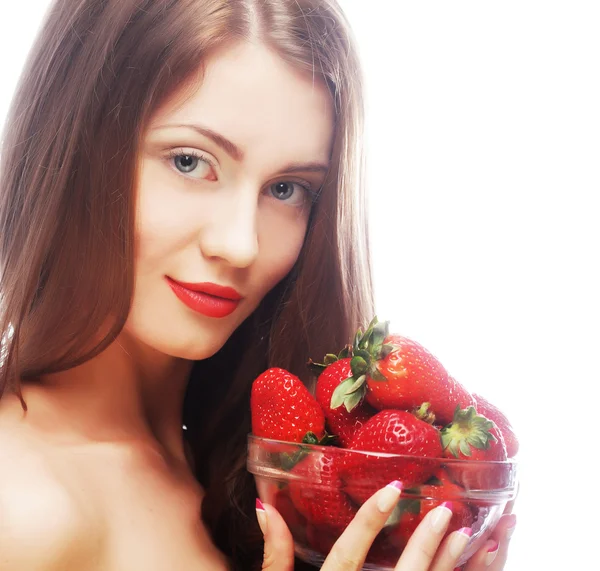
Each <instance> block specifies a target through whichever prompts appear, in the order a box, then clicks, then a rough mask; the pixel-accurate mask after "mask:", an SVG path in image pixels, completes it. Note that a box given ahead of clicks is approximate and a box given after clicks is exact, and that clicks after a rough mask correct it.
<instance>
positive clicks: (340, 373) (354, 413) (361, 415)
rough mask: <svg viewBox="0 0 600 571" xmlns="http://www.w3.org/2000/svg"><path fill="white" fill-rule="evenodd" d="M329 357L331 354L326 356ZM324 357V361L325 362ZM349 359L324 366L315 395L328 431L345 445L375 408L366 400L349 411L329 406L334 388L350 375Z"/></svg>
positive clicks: (373, 412) (340, 407)
mask: <svg viewBox="0 0 600 571" xmlns="http://www.w3.org/2000/svg"><path fill="white" fill-rule="evenodd" d="M327 357H331V356H329V355H328V356H327ZM327 357H326V362H327ZM350 362H351V359H350V358H348V357H347V358H344V359H339V360H336V361H334V362H333V363H331V364H330V365H328V366H326V367H325V369H324V370H323V372H322V373H321V374H320V375H319V378H318V380H317V388H316V391H315V396H316V398H317V402H318V403H319V404H320V405H321V408H322V409H323V413H324V414H325V420H326V421H327V427H328V429H329V431H330V432H331V433H333V434H335V435H336V436H337V442H338V443H339V444H340V446H343V447H347V446H348V445H349V444H350V440H351V439H352V437H353V436H354V434H355V432H356V431H357V430H360V429H361V428H362V427H363V425H364V424H365V423H366V422H367V421H368V420H369V418H371V416H373V415H374V414H375V412H376V411H375V410H374V409H373V408H371V406H369V405H368V404H367V403H366V402H361V403H359V404H358V405H357V406H356V407H355V408H353V409H352V410H351V411H348V410H347V409H346V407H343V406H338V407H337V408H331V406H330V405H331V398H332V395H333V393H334V390H335V389H336V388H337V387H338V386H339V385H340V383H342V382H344V381H345V380H346V379H348V378H349V377H352V370H351V366H350Z"/></svg>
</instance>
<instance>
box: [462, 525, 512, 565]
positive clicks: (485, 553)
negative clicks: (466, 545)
mask: <svg viewBox="0 0 600 571" xmlns="http://www.w3.org/2000/svg"><path fill="white" fill-rule="evenodd" d="M516 523H517V518H516V516H515V515H514V514H510V515H503V516H502V517H501V518H500V521H499V522H498V525H496V527H495V528H494V531H493V532H492V534H491V535H490V537H489V539H488V541H487V542H486V544H485V545H484V546H483V547H482V548H481V549H480V550H479V551H478V552H477V553H475V554H474V555H473V557H471V559H469V562H468V563H467V565H466V567H465V571H481V570H483V569H485V570H486V571H502V569H504V566H505V564H506V560H507V558H508V548H509V545H510V538H511V536H512V534H513V532H514V529H515V525H516Z"/></svg>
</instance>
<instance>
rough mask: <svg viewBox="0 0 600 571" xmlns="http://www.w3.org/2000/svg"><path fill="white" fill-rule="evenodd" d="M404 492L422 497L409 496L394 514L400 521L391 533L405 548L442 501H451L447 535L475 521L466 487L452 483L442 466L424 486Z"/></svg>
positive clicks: (401, 502)
mask: <svg viewBox="0 0 600 571" xmlns="http://www.w3.org/2000/svg"><path fill="white" fill-rule="evenodd" d="M404 494H406V495H408V496H410V494H414V495H416V496H419V499H417V498H414V499H412V498H410V497H406V498H405V499H403V500H401V501H400V502H399V504H398V507H397V508H396V512H397V513H393V514H392V517H398V518H399V521H398V524H397V526H396V527H395V528H393V530H391V531H390V534H391V535H392V537H393V538H394V539H395V541H396V542H397V544H398V545H400V546H402V547H404V546H405V545H406V543H407V542H408V540H409V538H410V536H411V535H412V533H413V532H414V531H415V529H416V527H417V526H418V525H419V523H421V521H422V520H423V518H424V517H425V516H426V515H427V514H428V513H429V512H430V511H431V510H433V509H435V508H436V507H438V506H439V505H441V504H442V503H443V502H451V504H452V519H451V520H450V524H449V525H448V530H447V531H446V533H447V534H449V533H452V532H453V531H456V530H458V529H461V528H462V527H471V525H472V524H473V522H474V520H475V517H474V515H473V512H472V511H471V508H470V507H469V506H468V504H466V503H465V502H464V501H463V500H464V494H465V490H464V488H462V487H461V486H459V485H457V484H455V483H454V482H452V481H451V480H450V478H449V476H448V474H447V473H446V472H445V471H444V470H443V469H442V468H440V469H438V470H437V471H436V473H435V476H434V477H433V478H432V479H431V480H429V481H427V482H426V483H425V484H423V485H422V486H418V487H416V488H413V489H409V490H404Z"/></svg>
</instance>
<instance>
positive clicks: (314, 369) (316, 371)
mask: <svg viewBox="0 0 600 571" xmlns="http://www.w3.org/2000/svg"><path fill="white" fill-rule="evenodd" d="M306 366H307V367H308V370H309V371H310V372H311V373H312V374H313V375H315V376H316V377H318V376H319V375H320V374H321V373H322V372H323V371H324V370H325V369H326V368H327V365H324V364H322V363H315V362H314V361H313V360H312V359H309V360H308V363H306Z"/></svg>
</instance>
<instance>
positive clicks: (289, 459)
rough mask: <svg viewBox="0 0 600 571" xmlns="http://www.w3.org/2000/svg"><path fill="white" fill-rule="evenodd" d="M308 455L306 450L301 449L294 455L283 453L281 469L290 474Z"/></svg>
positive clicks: (280, 456) (280, 458)
mask: <svg viewBox="0 0 600 571" xmlns="http://www.w3.org/2000/svg"><path fill="white" fill-rule="evenodd" d="M307 454H308V451H307V450H306V449H305V448H301V449H299V450H297V451H296V452H294V453H293V454H290V453H289V452H281V454H280V455H279V462H280V464H281V468H282V469H283V470H285V471H286V472H290V471H291V470H292V469H293V467H294V466H295V465H296V464H298V462H300V460H302V458H304V457H305V456H306V455H307Z"/></svg>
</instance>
